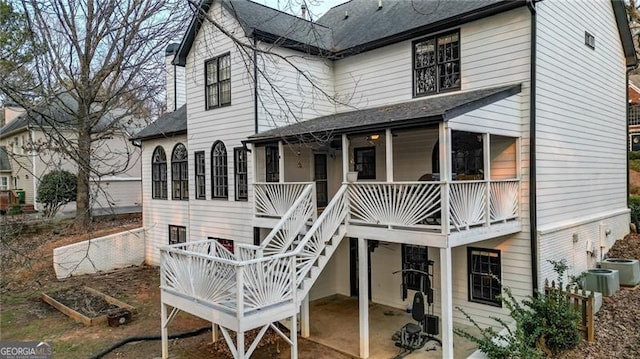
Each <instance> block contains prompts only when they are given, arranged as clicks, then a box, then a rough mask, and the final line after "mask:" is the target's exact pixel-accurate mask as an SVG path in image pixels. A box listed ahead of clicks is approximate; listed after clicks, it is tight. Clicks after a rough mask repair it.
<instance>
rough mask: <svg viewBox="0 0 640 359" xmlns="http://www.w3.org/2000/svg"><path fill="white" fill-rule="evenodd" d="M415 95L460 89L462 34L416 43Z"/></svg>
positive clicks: (451, 34) (446, 35) (431, 38)
mask: <svg viewBox="0 0 640 359" xmlns="http://www.w3.org/2000/svg"><path fill="white" fill-rule="evenodd" d="M413 83H414V86H413V88H414V95H415V96H421V95H429V94H434V93H439V92H444V91H449V90H459V89H460V33H459V32H458V31H456V32H452V33H448V34H444V35H438V36H434V37H429V38H426V39H422V40H419V41H416V42H414V43H413Z"/></svg>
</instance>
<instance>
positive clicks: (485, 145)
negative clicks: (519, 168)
mask: <svg viewBox="0 0 640 359" xmlns="http://www.w3.org/2000/svg"><path fill="white" fill-rule="evenodd" d="M482 152H483V154H484V156H483V161H484V178H483V180H484V185H485V193H486V198H485V205H484V210H485V213H484V225H485V226H490V225H491V135H490V134H488V133H483V134H482Z"/></svg>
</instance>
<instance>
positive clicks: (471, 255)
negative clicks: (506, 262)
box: [467, 248, 502, 307]
mask: <svg viewBox="0 0 640 359" xmlns="http://www.w3.org/2000/svg"><path fill="white" fill-rule="evenodd" d="M467 253H468V264H467V270H468V272H469V300H470V301H472V302H479V303H484V304H489V305H494V306H498V307H501V306H502V302H501V301H500V299H499V298H498V296H499V295H500V294H502V285H501V284H500V279H501V275H500V273H501V268H500V251H499V250H495V249H483V248H468V249H467Z"/></svg>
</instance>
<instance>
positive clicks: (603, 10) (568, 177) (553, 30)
mask: <svg viewBox="0 0 640 359" xmlns="http://www.w3.org/2000/svg"><path fill="white" fill-rule="evenodd" d="M539 12H540V13H541V15H542V16H540V18H539V24H538V49H539V51H538V59H537V76H538V80H537V83H538V91H537V105H536V111H537V124H536V126H537V134H536V139H537V160H538V162H537V180H538V223H539V226H541V227H546V226H552V225H553V223H559V222H563V221H567V220H571V219H573V220H578V219H580V218H584V217H588V216H593V215H598V214H602V213H606V212H610V211H614V210H617V209H621V208H626V193H625V191H626V136H627V134H626V117H625V113H626V112H625V109H626V103H625V91H626V85H625V63H624V55H623V53H622V47H621V44H620V39H619V34H618V30H617V28H616V26H615V19H614V17H613V10H612V8H611V3H610V2H608V1H592V2H588V3H585V4H582V3H576V2H566V1H551V2H545V3H540V4H539ZM560 14H562V15H560ZM570 24H574V25H575V24H581V25H580V26H574V25H570ZM585 31H589V32H591V33H592V34H594V35H595V37H596V48H595V50H593V49H591V48H590V47H588V46H586V45H585V44H584V32H585ZM586 193H588V194H589V195H588V196H586V195H585V194H586Z"/></svg>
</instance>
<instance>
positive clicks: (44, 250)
mask: <svg viewBox="0 0 640 359" xmlns="http://www.w3.org/2000/svg"><path fill="white" fill-rule="evenodd" d="M2 220H3V219H0V221H2ZM140 222H141V221H140V218H139V217H135V216H134V217H119V218H106V219H100V220H97V221H96V222H95V223H94V224H93V225H92V228H91V237H99V236H102V235H107V234H111V233H115V232H119V231H122V230H124V229H131V228H136V227H139V226H140V224H141V223H140ZM0 223H2V222H0ZM2 226H3V227H2V238H1V239H2V240H1V241H0V273H2V274H1V276H0V340H19V341H26V340H29V341H31V340H34V341H35V340H37V341H48V342H49V343H52V344H53V348H54V353H55V357H56V358H70V359H73V358H93V357H96V355H97V354H99V353H100V352H102V351H103V350H105V349H106V348H109V347H111V346H112V345H113V344H114V343H116V342H119V341H121V340H123V339H125V338H129V337H132V336H143V335H154V336H155V335H158V334H159V333H160V293H159V290H158V286H159V284H160V283H159V277H160V276H159V272H158V268H155V267H149V266H142V267H130V268H125V269H121V270H118V271H114V272H109V273H99V274H94V275H84V276H77V277H73V278H69V279H65V280H57V279H56V278H55V274H54V272H53V266H52V251H53V248H56V247H58V246H61V245H65V244H69V243H75V242H78V241H82V240H86V239H88V238H90V236H89V234H88V233H87V231H76V230H74V229H73V228H72V227H71V226H70V225H69V224H67V223H64V222H63V223H59V224H56V225H51V224H49V225H35V224H29V225H26V226H22V227H18V228H17V229H16V228H14V227H13V226H10V225H8V224H7V223H6V221H5V222H4V223H2ZM14 232H15V233H14ZM14 234H15V235H14ZM610 255H611V256H615V257H622V258H640V236H639V235H636V234H633V235H630V236H628V237H627V238H626V239H624V240H621V241H618V243H616V245H615V247H614V248H613V249H612V251H611V252H610ZM82 285H86V286H89V287H91V288H94V289H96V290H98V291H100V292H102V293H105V294H107V295H109V296H112V297H114V298H116V299H118V300H121V301H123V302H125V303H128V304H130V305H132V306H134V307H136V309H137V312H136V313H135V315H134V316H133V320H132V321H131V322H130V323H128V324H125V325H122V326H119V327H109V326H107V325H106V324H102V325H97V326H91V327H85V326H84V325H82V324H79V323H76V322H75V321H73V320H72V319H71V318H69V317H67V316H65V315H64V314H62V313H60V312H59V311H57V310H56V309H54V308H52V307H51V306H49V305H48V304H46V303H44V302H43V301H42V300H41V299H40V298H41V294H42V293H43V292H46V293H54V292H59V291H63V290H65V289H68V288H73V287H77V286H82ZM208 326H209V323H208V322H205V321H203V320H200V319H197V318H195V317H192V316H190V315H187V314H184V313H181V314H179V315H178V316H177V317H176V319H175V320H174V321H173V322H172V324H171V326H170V334H171V333H181V332H187V331H193V330H194V329H199V328H205V327H208ZM263 343H264V344H265V345H264V346H262V347H261V348H259V349H258V350H257V352H256V353H255V354H254V355H253V356H252V358H257V359H266V358H289V357H290V353H289V346H288V345H287V344H286V343H285V342H284V341H282V340H280V339H278V338H277V337H276V336H275V335H274V334H270V335H268V337H267V339H266V340H263ZM169 352H170V356H171V358H184V359H187V358H229V357H230V356H229V355H228V350H227V349H226V345H225V344H224V343H222V342H220V341H219V342H216V343H212V341H211V332H210V331H207V332H204V333H202V334H200V335H197V336H193V337H188V338H182V339H172V340H171V341H170V347H169ZM160 353H161V349H160V341H159V340H152V341H138V342H132V343H129V344H125V345H123V346H121V347H119V348H117V349H115V350H113V351H112V352H110V353H108V354H106V355H104V356H103V357H104V358H136V359H137V358H141V359H145V358H159V357H160ZM299 353H300V354H299V357H300V358H332V359H333V358H335V359H347V358H350V356H347V355H344V354H341V353H338V352H335V351H333V350H331V349H329V348H326V347H324V346H321V345H319V344H316V343H313V342H310V341H307V340H304V339H299ZM372 358H376V356H375V353H372ZM561 358H562V359H578V358H580V359H582V358H603V359H604V358H640V289H636V290H631V289H623V290H620V291H619V292H618V293H617V294H616V295H614V296H613V297H611V298H606V299H605V300H604V303H603V307H602V309H601V310H600V312H598V314H597V315H596V342H594V343H587V342H585V341H583V342H581V343H580V345H579V346H578V347H577V348H576V349H574V350H572V351H570V352H567V353H564V354H563V355H561Z"/></svg>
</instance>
